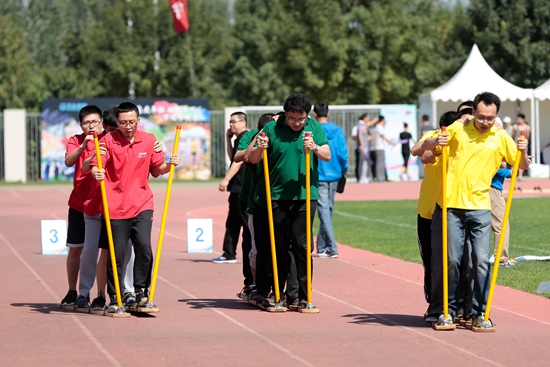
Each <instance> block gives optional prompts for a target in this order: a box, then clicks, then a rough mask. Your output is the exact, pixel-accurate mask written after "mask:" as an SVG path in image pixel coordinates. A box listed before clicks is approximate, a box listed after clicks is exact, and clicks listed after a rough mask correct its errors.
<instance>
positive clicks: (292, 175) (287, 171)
mask: <svg viewBox="0 0 550 367" xmlns="http://www.w3.org/2000/svg"><path fill="white" fill-rule="evenodd" d="M306 131H308V132H311V135H312V137H313V140H314V141H315V143H316V144H317V145H320V146H321V145H327V144H328V139H327V136H326V135H325V131H324V129H323V127H322V126H321V124H320V123H319V122H318V121H316V120H313V119H310V118H309V117H308V118H307V120H306V122H305V124H304V127H303V128H302V130H300V131H294V130H292V129H291V128H290V127H289V126H288V125H287V124H286V122H285V116H284V115H282V116H281V117H279V119H278V120H277V121H276V122H275V121H273V122H270V123H268V124H267V125H265V126H264V128H263V129H262V132H264V133H265V135H266V136H267V137H268V138H269V142H268V147H267V156H268V164H269V180H270V183H271V200H305V199H306V174H305V172H306V161H305V157H306V152H305V149H304V142H303V137H304V133H305V132H306ZM309 156H310V199H311V200H317V199H319V173H318V170H317V166H318V162H319V159H318V158H317V156H316V155H315V153H314V152H310V155H309ZM260 164H263V163H260ZM254 201H255V203H256V204H258V205H262V206H265V205H266V203H265V181H264V176H263V175H261V176H260V178H259V181H258V185H257V187H256V195H255V199H254Z"/></svg>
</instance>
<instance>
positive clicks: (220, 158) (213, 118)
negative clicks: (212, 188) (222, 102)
mask: <svg viewBox="0 0 550 367" xmlns="http://www.w3.org/2000/svg"><path fill="white" fill-rule="evenodd" d="M210 132H211V136H210V144H211V146H212V149H211V150H210V151H211V152H212V156H211V157H210V159H211V161H210V163H211V167H210V168H211V170H212V177H223V176H225V170H226V167H225V128H224V112H223V111H210Z"/></svg>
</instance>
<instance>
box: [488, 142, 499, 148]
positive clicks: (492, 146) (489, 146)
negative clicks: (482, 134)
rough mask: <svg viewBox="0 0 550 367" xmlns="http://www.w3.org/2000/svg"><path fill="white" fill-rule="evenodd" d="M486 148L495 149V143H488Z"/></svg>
mask: <svg viewBox="0 0 550 367" xmlns="http://www.w3.org/2000/svg"><path fill="white" fill-rule="evenodd" d="M486 147H487V148H489V149H496V148H497V145H496V144H495V143H491V142H488V143H487V145H486Z"/></svg>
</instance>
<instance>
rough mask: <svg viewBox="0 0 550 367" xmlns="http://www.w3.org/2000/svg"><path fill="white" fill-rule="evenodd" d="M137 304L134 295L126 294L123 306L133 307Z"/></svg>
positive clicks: (123, 297) (123, 298)
mask: <svg viewBox="0 0 550 367" xmlns="http://www.w3.org/2000/svg"><path fill="white" fill-rule="evenodd" d="M135 303H136V296H134V295H133V293H130V292H128V293H124V296H122V304H123V305H124V306H130V307H133V306H134V305H135Z"/></svg>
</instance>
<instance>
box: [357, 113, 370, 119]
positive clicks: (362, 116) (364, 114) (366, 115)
mask: <svg viewBox="0 0 550 367" xmlns="http://www.w3.org/2000/svg"><path fill="white" fill-rule="evenodd" d="M365 117H369V114H368V113H366V112H365V113H363V114H362V115H361V116H359V120H362V119H364V118H365Z"/></svg>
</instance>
